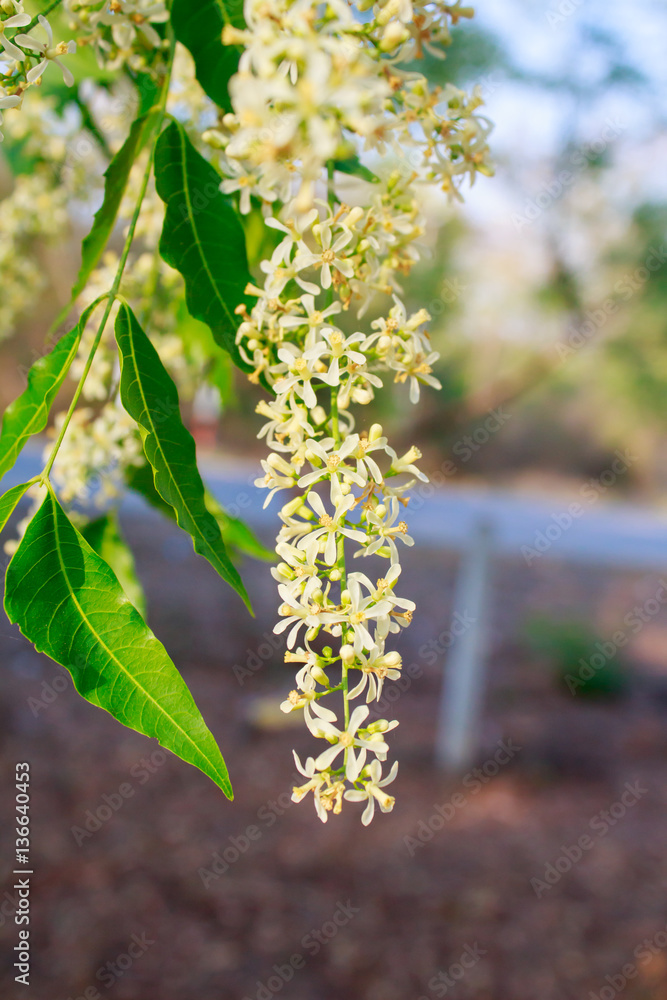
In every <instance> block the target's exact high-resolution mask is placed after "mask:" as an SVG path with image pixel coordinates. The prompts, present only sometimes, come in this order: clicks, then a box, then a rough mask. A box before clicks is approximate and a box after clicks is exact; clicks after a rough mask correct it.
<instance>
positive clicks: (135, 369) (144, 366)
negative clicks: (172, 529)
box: [116, 302, 250, 609]
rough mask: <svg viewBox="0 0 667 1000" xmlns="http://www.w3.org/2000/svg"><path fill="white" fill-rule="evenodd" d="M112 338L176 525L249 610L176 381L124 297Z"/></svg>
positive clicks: (124, 394) (124, 395) (128, 404)
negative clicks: (209, 502) (212, 508)
mask: <svg viewBox="0 0 667 1000" xmlns="http://www.w3.org/2000/svg"><path fill="white" fill-rule="evenodd" d="M116 340H117V342H118V349H119V351H120V360H121V376H120V396H121V400H122V403H123V406H124V407H125V409H126V410H127V412H128V413H129V414H130V416H131V417H132V418H133V420H136V422H137V424H138V425H139V429H140V431H141V435H142V439H143V445H144V452H145V453H146V458H147V459H148V461H149V462H150V464H151V466H152V467H153V476H154V482H155V488H156V490H157V492H158V493H159V494H160V496H161V497H162V499H163V500H166V502H167V503H168V504H170V505H171V506H172V507H173V508H174V511H175V513H176V520H177V522H178V524H179V526H180V527H181V528H183V530H184V531H187V532H188V534H189V535H191V536H192V541H193V543H194V548H195V552H198V553H199V555H202V556H204V558H205V559H208V561H209V562H210V563H211V565H212V566H213V567H215V569H216V570H217V571H218V573H219V574H220V576H221V577H222V578H223V579H224V580H226V581H227V583H229V584H230V586H232V587H233V588H234V590H235V591H236V592H237V593H238V594H240V596H241V597H242V598H243V600H244V601H245V603H246V605H247V606H248V608H249V609H250V602H249V600H248V595H247V594H246V591H245V587H244V586H243V584H242V582H241V577H240V576H239V574H238V572H237V570H236V569H235V567H234V566H233V565H232V562H231V560H230V558H229V556H228V554H227V550H226V549H225V543H224V542H223V540H222V534H221V532H220V527H219V525H218V523H217V521H216V520H215V518H214V517H213V515H212V514H211V513H210V512H209V510H208V509H207V507H206V501H205V496H204V484H203V482H202V478H201V476H200V474H199V469H198V468H197V452H196V448H195V442H194V438H193V437H192V435H191V434H190V432H189V431H188V430H187V429H186V427H185V426H184V425H183V422H182V420H181V413H180V409H179V406H178V392H177V390H176V386H175V385H174V383H173V381H172V379H171V376H170V375H169V373H168V372H167V370H166V369H165V367H164V365H163V364H162V362H161V361H160V357H159V355H158V353H157V351H156V350H155V348H154V347H153V345H152V344H151V342H150V340H149V339H148V337H147V336H146V334H145V333H144V331H143V330H142V328H141V326H140V325H139V323H138V321H137V318H136V316H135V315H134V313H133V312H132V310H131V309H130V307H129V306H128V305H127V304H126V303H125V302H123V303H121V305H120V308H119V310H118V315H117V317H116Z"/></svg>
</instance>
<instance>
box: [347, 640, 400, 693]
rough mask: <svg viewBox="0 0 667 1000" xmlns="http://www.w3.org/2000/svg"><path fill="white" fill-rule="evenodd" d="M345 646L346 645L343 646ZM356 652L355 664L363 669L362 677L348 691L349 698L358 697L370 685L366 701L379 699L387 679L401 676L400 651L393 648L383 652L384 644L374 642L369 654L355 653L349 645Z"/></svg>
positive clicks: (393, 679)
mask: <svg viewBox="0 0 667 1000" xmlns="http://www.w3.org/2000/svg"><path fill="white" fill-rule="evenodd" d="M342 648H345V647H342ZM349 648H350V649H351V650H352V653H353V654H354V657H355V661H356V662H354V663H353V666H354V667H355V668H356V669H358V670H361V679H360V680H359V682H358V683H357V684H356V685H355V686H354V688H351V689H350V690H349V691H348V698H350V699H352V698H358V697H359V696H360V695H361V694H363V692H364V691H365V690H366V687H368V692H367V694H366V703H369V702H371V701H377V700H378V699H379V698H380V695H381V694H382V688H383V686H384V682H385V680H390V681H395V680H398V678H399V677H400V676H401V665H402V659H401V655H400V653H397V652H396V651H395V650H392V651H391V652H389V653H384V652H382V651H381V650H382V644H380V645H378V644H377V643H374V644H373V646H372V648H371V650H370V652H369V653H368V655H366V654H365V653H363V652H362V653H355V652H354V649H353V647H352V646H350V647H349Z"/></svg>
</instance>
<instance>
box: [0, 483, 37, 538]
mask: <svg viewBox="0 0 667 1000" xmlns="http://www.w3.org/2000/svg"><path fill="white" fill-rule="evenodd" d="M32 485H33V483H19V484H18V486H12V488H11V490H7V492H6V493H5V494H3V496H1V497H0V531H2V529H3V528H4V527H5V525H6V524H7V521H8V520H9V519H10V517H11V516H12V514H13V513H14V511H15V510H16V507H17V505H18V502H19V500H20V499H21V497H22V496H23V494H24V493H26V492H27V491H28V490H29V489H30V487H31V486H32Z"/></svg>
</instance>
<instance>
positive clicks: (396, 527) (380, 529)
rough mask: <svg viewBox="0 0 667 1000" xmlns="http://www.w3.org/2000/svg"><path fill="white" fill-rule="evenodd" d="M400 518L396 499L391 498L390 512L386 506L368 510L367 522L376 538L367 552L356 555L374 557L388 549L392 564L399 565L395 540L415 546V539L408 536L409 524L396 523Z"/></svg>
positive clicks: (367, 548)
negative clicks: (381, 550)
mask: <svg viewBox="0 0 667 1000" xmlns="http://www.w3.org/2000/svg"><path fill="white" fill-rule="evenodd" d="M398 516H399V501H398V500H397V499H396V497H391V498H390V504H389V509H388V510H387V508H386V506H385V505H384V504H379V505H378V506H377V507H376V508H375V510H368V511H367V512H366V520H367V522H368V525H369V527H370V529H371V531H372V532H373V535H374V536H375V537H374V538H373V541H372V542H371V543H370V544H369V545H368V546H367V547H366V549H365V550H362V552H357V553H356V555H361V554H363V555H366V556H372V555H373V554H374V553H375V552H377V551H378V550H379V549H382V548H384V547H387V548H388V549H389V553H390V558H391V561H392V564H393V563H397V562H398V561H399V559H398V549H397V548H396V542H395V540H394V539H396V538H400V539H401V541H403V542H404V544H405V545H414V544H415V543H414V539H413V538H411V537H410V535H408V526H407V523H406V522H405V521H403V520H401V521H399V522H398V524H396V523H395V522H396V519H397V518H398Z"/></svg>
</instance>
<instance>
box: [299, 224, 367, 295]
mask: <svg viewBox="0 0 667 1000" xmlns="http://www.w3.org/2000/svg"><path fill="white" fill-rule="evenodd" d="M332 240H333V233H332V231H331V227H330V226H327V225H326V224H324V223H322V225H321V226H320V231H319V244H320V247H321V250H320V251H319V253H312V251H310V250H309V249H308V247H307V246H306V244H305V243H302V244H301V245H300V253H298V254H297V255H296V257H295V258H294V267H295V268H297V269H299V270H301V269H302V268H306V267H315V268H321V274H320V282H321V284H322V288H331V280H332V279H331V268H332V267H333V268H334V269H335V270H336V271H338V272H339V274H342V275H343V276H344V277H345V278H351V277H352V275H353V274H354V268H353V267H352V264H351V263H350V261H349V260H346V258H345V257H344V256H343V255H342V254H341V252H340V251H341V250H342V249H343V247H346V246H347V245H348V243H349V242H350V241H351V240H352V233H351V232H346V231H345V230H344V231H343V232H342V233H341V234H340V235H339V236H337V237H336V239H335V240H333V244H332Z"/></svg>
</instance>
